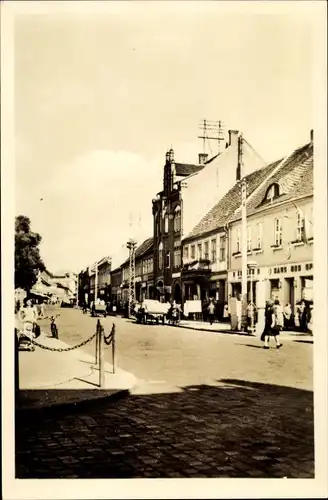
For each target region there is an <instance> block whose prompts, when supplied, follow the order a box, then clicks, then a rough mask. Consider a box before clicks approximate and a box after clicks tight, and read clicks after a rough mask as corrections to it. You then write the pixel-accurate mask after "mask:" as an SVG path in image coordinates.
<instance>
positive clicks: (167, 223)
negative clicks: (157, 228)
mask: <svg viewBox="0 0 328 500" xmlns="http://www.w3.org/2000/svg"><path fill="white" fill-rule="evenodd" d="M168 232H169V216H168V215H167V213H166V212H165V215H164V233H168Z"/></svg>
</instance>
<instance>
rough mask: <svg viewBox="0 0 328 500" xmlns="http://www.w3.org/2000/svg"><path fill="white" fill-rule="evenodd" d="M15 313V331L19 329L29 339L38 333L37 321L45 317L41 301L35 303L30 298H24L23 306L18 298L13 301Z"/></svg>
mask: <svg viewBox="0 0 328 500" xmlns="http://www.w3.org/2000/svg"><path fill="white" fill-rule="evenodd" d="M15 315H16V330H17V331H20V332H21V333H22V334H23V335H24V336H25V337H28V338H29V339H30V340H32V339H33V338H34V337H38V336H39V335H40V327H39V325H38V323H37V321H38V320H39V319H43V318H44V317H45V314H44V304H43V303H41V304H37V302H36V301H34V300H32V299H31V298H25V299H24V301H23V306H21V304H20V301H19V300H18V301H16V303H15Z"/></svg>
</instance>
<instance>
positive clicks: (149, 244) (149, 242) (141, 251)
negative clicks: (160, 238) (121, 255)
mask: <svg viewBox="0 0 328 500" xmlns="http://www.w3.org/2000/svg"><path fill="white" fill-rule="evenodd" d="M153 246H154V238H153V237H151V238H147V239H146V240H145V241H143V242H142V243H141V245H139V246H138V248H137V249H136V259H138V258H140V257H143V256H144V255H145V254H146V253H147V252H149V251H150V250H152V249H153ZM128 263H129V259H126V260H125V261H124V262H123V264H122V265H121V267H122V266H124V265H125V264H128Z"/></svg>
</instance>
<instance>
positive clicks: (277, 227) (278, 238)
mask: <svg viewBox="0 0 328 500" xmlns="http://www.w3.org/2000/svg"><path fill="white" fill-rule="evenodd" d="M274 244H275V245H276V246H278V247H280V246H281V245H282V221H281V219H275V220H274Z"/></svg>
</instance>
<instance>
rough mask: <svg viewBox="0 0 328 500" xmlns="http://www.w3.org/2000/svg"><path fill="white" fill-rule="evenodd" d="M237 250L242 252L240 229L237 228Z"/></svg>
mask: <svg viewBox="0 0 328 500" xmlns="http://www.w3.org/2000/svg"><path fill="white" fill-rule="evenodd" d="M236 252H237V253H239V252H240V229H239V228H238V229H237V236H236Z"/></svg>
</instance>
